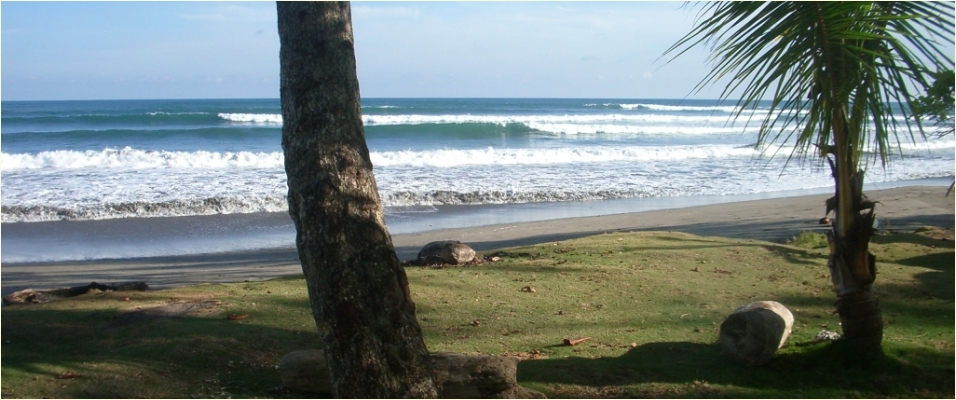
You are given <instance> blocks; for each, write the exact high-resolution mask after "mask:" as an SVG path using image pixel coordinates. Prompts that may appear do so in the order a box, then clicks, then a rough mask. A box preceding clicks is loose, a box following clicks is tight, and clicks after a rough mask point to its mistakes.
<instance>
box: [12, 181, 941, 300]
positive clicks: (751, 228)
mask: <svg viewBox="0 0 956 400" xmlns="http://www.w3.org/2000/svg"><path fill="white" fill-rule="evenodd" d="M945 192H946V187H940V186H907V187H898V188H893V189H886V190H874V191H867V195H868V196H869V197H870V198H871V199H873V200H877V201H879V202H880V204H879V205H878V206H877V210H876V211H877V218H878V221H879V224H880V225H879V228H880V229H892V230H899V231H912V230H914V229H916V228H918V227H920V226H925V225H929V226H940V227H947V228H949V229H952V228H953V226H954V221H956V220H954V208H956V206H954V196H953V195H950V196H948V197H946V196H944V193H945ZM827 197H829V195H825V194H824V195H810V196H797V197H786V198H775V199H767V200H753V201H741V202H734V203H724V204H714V205H704V206H696V207H688V208H678V209H667V210H656V211H644V212H634V213H624V214H613V215H603V216H594V217H578V218H565V219H556V220H548V221H539V222H524V223H513V224H496V225H488V226H479V227H467V228H456V229H444V230H433V231H428V232H420V233H409V234H397V235H393V238H392V240H393V243H394V245H395V249H396V252H397V253H398V256H399V258H400V259H402V260H409V259H412V258H414V257H415V256H416V255H417V253H418V251H419V249H421V247H422V246H423V245H425V244H426V243H428V242H431V241H435V240H444V239H455V240H460V241H462V242H463V243H467V244H469V245H471V246H472V247H473V248H474V249H475V250H477V251H479V252H481V251H487V250H491V249H496V248H502V247H510V246H520V245H530V244H536V243H546V242H554V241H560V240H568V239H573V238H578V237H584V236H590V235H595V234H601V233H605V232H629V231H680V232H687V233H693V234H697V235H702V236H723V237H732V238H744V239H758V240H768V241H777V242H779V241H783V240H786V239H787V238H790V237H793V236H795V235H796V234H798V233H799V232H800V231H801V230H822V229H826V228H825V227H824V226H821V225H820V224H819V223H818V221H819V219H820V218H821V217H823V212H824V201H825V199H826V198H827ZM595 205H596V206H598V207H599V206H600V202H597V203H595ZM0 273H2V279H0V280H2V286H3V293H2V294H3V295H7V294H9V293H12V292H14V291H17V290H22V289H25V288H33V289H50V288H55V287H65V286H79V285H86V284H89V283H90V282H91V281H96V282H99V283H118V282H130V281H143V282H146V283H148V284H149V285H150V286H151V287H153V288H166V287H172V286H180V285H188V284H196V283H204V282H206V283H213V282H242V281H245V280H249V281H256V280H263V279H271V278H275V277H279V276H284V275H294V274H300V273H301V270H300V267H299V264H298V256H297V254H296V251H295V249H294V248H293V247H282V248H273V249H265V250H251V251H236V252H227V253H216V254H202V255H188V256H161V257H147V258H120V259H108V260H93V261H64V262H45V263H4V264H2V269H0Z"/></svg>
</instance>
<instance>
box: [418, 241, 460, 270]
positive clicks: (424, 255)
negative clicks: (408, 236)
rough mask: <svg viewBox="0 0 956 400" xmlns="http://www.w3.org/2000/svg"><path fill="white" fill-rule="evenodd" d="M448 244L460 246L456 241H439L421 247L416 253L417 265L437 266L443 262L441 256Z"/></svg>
mask: <svg viewBox="0 0 956 400" xmlns="http://www.w3.org/2000/svg"><path fill="white" fill-rule="evenodd" d="M450 244H461V242H459V241H457V240H439V241H437V242H431V243H429V244H426V245H425V247H422V249H421V251H419V252H418V258H417V259H416V260H415V261H416V262H417V263H418V264H421V265H425V264H437V263H440V262H443V261H444V257H442V254H444V252H445V246H447V245H450Z"/></svg>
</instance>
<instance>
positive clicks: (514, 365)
mask: <svg viewBox="0 0 956 400" xmlns="http://www.w3.org/2000/svg"><path fill="white" fill-rule="evenodd" d="M431 359H432V371H433V374H434V375H433V376H434V378H435V384H436V385H437V386H438V397H441V398H445V399H544V398H546V397H545V396H544V394H542V393H541V392H538V391H535V390H531V389H525V388H523V387H521V386H518V380H517V373H518V359H517V358H514V357H499V356H483V355H464V354H457V353H435V354H432V355H431Z"/></svg>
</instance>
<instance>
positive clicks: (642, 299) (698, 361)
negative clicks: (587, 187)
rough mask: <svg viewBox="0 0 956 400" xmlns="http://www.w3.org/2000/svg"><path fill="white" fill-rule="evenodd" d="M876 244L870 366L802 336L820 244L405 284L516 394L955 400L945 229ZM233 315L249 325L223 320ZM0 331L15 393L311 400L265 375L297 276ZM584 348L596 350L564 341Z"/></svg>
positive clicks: (308, 342) (674, 241)
mask: <svg viewBox="0 0 956 400" xmlns="http://www.w3.org/2000/svg"><path fill="white" fill-rule="evenodd" d="M808 235H810V234H808ZM872 250H873V252H874V254H876V255H877V257H878V259H877V262H878V264H877V265H878V274H879V275H878V278H877V284H876V288H877V291H878V292H879V294H880V296H881V304H882V307H883V317H884V320H885V322H886V327H885V329H884V341H883V350H884V354H885V355H884V356H883V357H880V358H878V359H871V360H855V359H853V358H851V357H850V356H848V355H847V353H846V352H845V350H844V348H843V346H842V343H840V342H834V343H810V341H811V340H812V339H813V337H814V336H815V335H816V333H817V332H819V331H820V330H822V329H827V330H832V331H837V332H840V327H839V317H838V316H837V315H835V314H834V313H833V310H834V306H833V302H834V295H833V293H832V289H831V287H830V286H831V284H830V281H829V277H828V273H827V268H826V254H825V252H826V248H825V246H824V247H823V248H820V247H819V246H818V245H817V240H816V239H815V238H810V237H808V238H804V239H803V240H795V241H794V242H793V243H792V244H791V245H782V244H775V243H769V242H761V241H750V240H734V239H724V238H717V237H698V236H693V235H688V234H681V233H615V234H605V235H598V236H594V237H590V238H583V239H577V240H571V241H566V242H560V243H547V244H542V245H536V246H528V247H521V248H512V249H504V250H501V251H496V252H490V253H494V254H496V255H498V256H499V257H500V258H501V260H500V261H498V262H494V263H486V264H483V265H479V266H471V267H460V268H444V269H438V268H430V267H410V268H408V269H407V273H408V277H409V282H410V285H411V290H412V296H413V298H414V299H415V301H416V304H417V306H418V318H419V321H420V323H421V326H422V329H423V333H424V335H425V342H426V344H427V345H428V348H429V350H430V351H432V352H444V351H450V352H459V353H468V354H496V355H512V356H517V357H521V358H523V359H524V361H522V362H521V363H520V364H519V367H518V380H519V383H521V384H522V385H523V386H526V387H529V388H532V389H536V390H539V391H541V392H544V393H545V394H546V395H548V397H553V398H554V397H576V398H578V397H761V398H796V397H801V398H822V397H826V398H843V397H866V398H872V397H933V398H936V397H946V398H952V397H953V396H954V369H953V366H954V325H956V324H954V318H953V316H954V303H953V298H954V291H953V288H954V275H953V258H954V254H953V252H954V243H953V233H952V230H941V229H936V228H932V229H926V230H923V231H921V232H916V233H896V234H884V235H879V236H877V237H876V238H874V240H873V245H872ZM532 288H533V289H534V290H533V291H532V290H530V289H532ZM124 297H129V301H124ZM756 300H776V301H779V302H781V303H783V304H784V305H786V306H788V307H789V308H790V310H791V311H792V312H793V314H794V317H795V320H796V322H795V326H794V330H793V334H792V335H791V337H790V339H789V340H788V341H787V344H786V345H785V346H784V347H783V348H782V349H780V351H778V353H777V355H776V356H775V357H774V359H773V360H771V362H770V363H768V364H766V365H764V366H762V367H757V368H745V367H741V366H738V365H736V364H734V363H733V362H732V361H730V360H729V359H727V358H725V357H723V356H721V355H720V353H719V348H718V346H717V345H716V344H715V343H716V340H717V337H718V333H719V325H720V323H721V322H722V321H723V319H724V318H725V317H726V316H727V315H728V314H729V313H730V312H731V311H733V310H734V309H735V308H737V307H738V306H740V305H743V304H746V303H749V302H751V301H756ZM182 301H218V302H219V303H218V305H217V306H215V307H213V308H212V309H209V310H207V311H205V312H202V313H198V314H191V315H189V316H186V317H182V318H155V319H145V318H143V319H131V318H117V315H119V314H120V312H121V311H123V310H124V309H134V308H135V307H148V306H150V305H162V304H167V303H169V302H182ZM240 313H241V314H248V315H249V317H248V318H247V319H244V320H241V321H229V320H227V319H226V318H225V316H226V315H228V314H240ZM475 320H478V321H479V324H477V326H475V324H473V322H474V321H475ZM2 332H3V333H2V339H3V352H2V363H0V365H2V367H0V369H2V385H3V390H2V395H3V397H11V398H14V397H61V398H62V397H179V398H184V397H193V398H204V397H230V396H231V397H297V396H299V397H301V396H311V395H310V394H307V393H298V392H294V391H291V390H289V389H285V388H282V387H281V381H280V378H279V375H278V371H276V368H275V366H276V364H278V362H279V360H280V359H281V358H282V356H283V355H285V354H286V353H288V352H291V351H294V350H300V349H306V348H316V347H320V344H319V342H318V341H319V339H318V335H317V334H316V333H315V325H314V322H313V320H312V315H311V310H310V308H309V303H308V298H307V295H306V292H305V285H304V282H303V281H302V278H301V277H295V278H283V279H276V280H270V281H265V282H254V283H250V282H247V283H237V284H226V285H220V284H216V285H197V286H190V287H182V288H176V289H170V290H162V291H149V292H135V293H130V292H125V293H95V294H87V295H84V296H80V297H76V298H72V299H66V300H61V301H56V302H52V303H47V304H42V305H30V306H15V307H4V309H3V313H2ZM580 337H591V339H590V340H589V341H586V342H584V343H583V344H580V345H578V346H574V347H571V346H564V345H562V340H563V339H565V338H580ZM73 375H75V377H74V376H73Z"/></svg>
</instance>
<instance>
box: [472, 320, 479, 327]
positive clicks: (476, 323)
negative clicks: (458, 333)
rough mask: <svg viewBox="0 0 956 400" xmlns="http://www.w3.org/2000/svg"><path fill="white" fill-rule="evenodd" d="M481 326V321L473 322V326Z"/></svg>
mask: <svg viewBox="0 0 956 400" xmlns="http://www.w3.org/2000/svg"><path fill="white" fill-rule="evenodd" d="M479 325H481V321H479V320H477V319H476V320H474V321H471V326H479Z"/></svg>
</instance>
